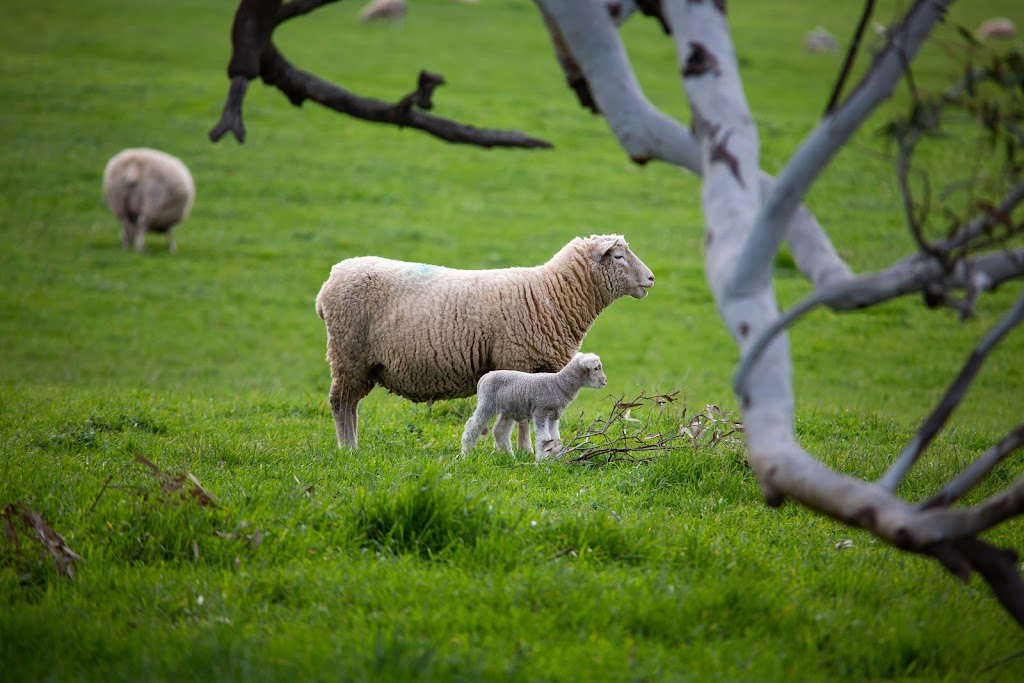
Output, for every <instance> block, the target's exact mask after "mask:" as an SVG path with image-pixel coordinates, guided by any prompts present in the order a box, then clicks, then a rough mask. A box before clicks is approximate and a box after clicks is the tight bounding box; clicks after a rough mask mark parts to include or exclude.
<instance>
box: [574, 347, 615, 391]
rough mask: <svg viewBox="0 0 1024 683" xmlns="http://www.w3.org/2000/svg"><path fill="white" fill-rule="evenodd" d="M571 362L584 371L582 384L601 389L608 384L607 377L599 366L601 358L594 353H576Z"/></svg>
mask: <svg viewBox="0 0 1024 683" xmlns="http://www.w3.org/2000/svg"><path fill="white" fill-rule="evenodd" d="M572 362H573V364H575V365H576V366H577V367H578V368H579V369H580V370H581V371H582V372H583V373H584V375H583V386H585V387H590V388H592V389H603V388H604V387H605V385H607V384H608V377H607V376H605V374H604V368H602V367H601V358H600V356H598V355H597V354H596V353H577V354H576V355H575V356H574V357H573V359H572Z"/></svg>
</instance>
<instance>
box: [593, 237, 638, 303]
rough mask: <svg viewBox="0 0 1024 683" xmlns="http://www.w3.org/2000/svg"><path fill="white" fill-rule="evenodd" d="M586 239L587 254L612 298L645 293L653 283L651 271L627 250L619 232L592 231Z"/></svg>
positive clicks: (636, 297) (627, 246) (635, 297)
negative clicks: (600, 232)
mask: <svg viewBox="0 0 1024 683" xmlns="http://www.w3.org/2000/svg"><path fill="white" fill-rule="evenodd" d="M587 242H588V251H589V255H590V258H591V260H593V262H594V263H595V264H596V265H597V271H598V275H599V277H600V278H601V279H602V280H603V281H604V283H605V285H606V286H607V287H608V291H609V293H610V294H611V297H612V298H613V299H618V298H619V297H620V296H626V295H629V296H631V297H633V298H634V299H643V298H644V297H645V296H647V290H648V289H650V288H651V287H653V286H654V273H652V272H651V269H650V268H648V267H647V266H646V265H644V262H643V261H641V260H640V259H639V258H637V256H636V254H634V253H633V252H632V251H630V249H629V245H628V244H626V240H625V238H623V237H622V235H591V236H590V238H589V239H588V240H587Z"/></svg>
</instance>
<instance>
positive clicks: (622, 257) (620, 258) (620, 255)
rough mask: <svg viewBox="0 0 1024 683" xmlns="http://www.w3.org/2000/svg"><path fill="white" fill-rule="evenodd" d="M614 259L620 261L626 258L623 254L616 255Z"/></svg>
mask: <svg viewBox="0 0 1024 683" xmlns="http://www.w3.org/2000/svg"><path fill="white" fill-rule="evenodd" d="M615 258H617V259H618V260H620V261H621V260H622V259H624V258H626V256H625V255H624V254H616V255H615Z"/></svg>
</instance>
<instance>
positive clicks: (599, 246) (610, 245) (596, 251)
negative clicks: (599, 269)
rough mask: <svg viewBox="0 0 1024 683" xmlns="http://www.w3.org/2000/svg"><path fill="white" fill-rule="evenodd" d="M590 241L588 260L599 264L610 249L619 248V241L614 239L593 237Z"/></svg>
mask: <svg viewBox="0 0 1024 683" xmlns="http://www.w3.org/2000/svg"><path fill="white" fill-rule="evenodd" d="M592 240H593V241H592V242H591V245H590V258H592V259H594V261H595V262H596V263H600V262H601V259H603V258H604V257H605V256H607V255H608V254H609V253H610V252H611V251H612V249H614V248H615V247H617V246H619V240H617V239H616V238H614V237H609V236H599V235H595V236H594V237H593V238H592Z"/></svg>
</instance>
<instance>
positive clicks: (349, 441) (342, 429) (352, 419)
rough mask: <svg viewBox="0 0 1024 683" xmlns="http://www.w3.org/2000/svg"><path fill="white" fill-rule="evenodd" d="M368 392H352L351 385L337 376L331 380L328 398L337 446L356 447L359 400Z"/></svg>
mask: <svg viewBox="0 0 1024 683" xmlns="http://www.w3.org/2000/svg"><path fill="white" fill-rule="evenodd" d="M367 393H369V392H364V393H363V394H362V395H359V394H358V392H353V391H352V389H351V387H347V386H345V385H343V383H342V382H341V381H339V380H338V378H336V377H335V378H334V379H332V380H331V393H330V394H329V395H328V399H329V401H330V404H331V414H332V415H334V429H335V432H336V433H337V436H338V448H345V447H346V446H347V447H349V448H351V449H352V450H355V449H356V448H358V446H359V444H358V433H359V415H358V413H357V409H358V408H359V401H360V400H361V399H362V398H363V396H366V394H367Z"/></svg>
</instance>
